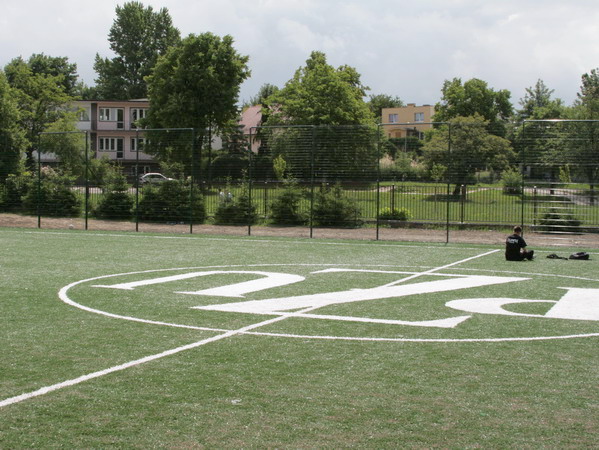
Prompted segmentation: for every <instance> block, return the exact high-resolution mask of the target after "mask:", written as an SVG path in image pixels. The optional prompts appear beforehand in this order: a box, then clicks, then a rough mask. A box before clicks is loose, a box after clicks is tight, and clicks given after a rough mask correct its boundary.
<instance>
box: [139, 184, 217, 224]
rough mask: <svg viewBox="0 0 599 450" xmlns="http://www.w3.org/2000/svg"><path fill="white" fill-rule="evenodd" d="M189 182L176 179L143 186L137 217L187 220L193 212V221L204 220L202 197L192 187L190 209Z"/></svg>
mask: <svg viewBox="0 0 599 450" xmlns="http://www.w3.org/2000/svg"><path fill="white" fill-rule="evenodd" d="M190 189H191V184H189V183H185V182H182V181H178V180H171V181H165V182H163V183H160V184H158V185H148V186H145V187H144V188H143V193H142V194H143V195H142V198H141V200H140V201H139V205H138V214H139V219H140V220H144V221H153V222H189V220H190V213H191V212H193V222H194V223H203V222H204V221H205V220H206V208H205V205H204V198H203V197H202V195H201V194H200V193H199V192H198V189H194V195H193V199H192V201H191V211H190Z"/></svg>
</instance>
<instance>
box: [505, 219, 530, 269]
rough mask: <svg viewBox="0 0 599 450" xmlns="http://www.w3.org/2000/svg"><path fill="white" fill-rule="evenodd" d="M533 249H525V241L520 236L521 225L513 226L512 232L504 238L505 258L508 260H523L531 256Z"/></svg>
mask: <svg viewBox="0 0 599 450" xmlns="http://www.w3.org/2000/svg"><path fill="white" fill-rule="evenodd" d="M533 255H534V250H526V241H525V240H524V239H523V238H522V227H519V226H515V227H514V234H511V235H509V236H508V237H507V239H506V240H505V259H506V260H508V261H523V260H524V259H528V260H529V261H530V260H531V259H532V258H533Z"/></svg>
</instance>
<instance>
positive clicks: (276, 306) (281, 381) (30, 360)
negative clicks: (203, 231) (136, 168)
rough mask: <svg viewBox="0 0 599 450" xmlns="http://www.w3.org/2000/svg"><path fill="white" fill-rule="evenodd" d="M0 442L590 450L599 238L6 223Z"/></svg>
mask: <svg viewBox="0 0 599 450" xmlns="http://www.w3.org/2000/svg"><path fill="white" fill-rule="evenodd" d="M0 244H1V248H2V250H3V252H2V253H3V256H2V259H1V260H0V270H1V273H2V276H1V277H0V300H1V301H0V313H1V315H2V333H0V343H1V348H2V358H1V359H0V380H1V384H0V448H24V447H35V448H54V447H66V448H105V447H111V446H113V447H125V448H130V447H131V448H155V447H168V448H204V447H208V448H241V447H243V448H253V447H259V448H289V447H291V448H315V447H318V448H322V447H328V448H342V447H361V448H392V447H417V448H431V447H442V448H464V447H481V448H507V447H512V448H540V447H546V448H594V447H596V445H597V442H599V431H598V430H599V390H598V386H599V351H598V344H599V270H598V269H599V253H591V260H590V261H571V260H561V259H547V258H546V256H547V255H548V254H550V253H554V252H557V253H559V254H561V255H564V256H568V255H569V253H571V252H574V251H577V250H580V249H563V248H562V249H560V250H559V251H556V250H555V249H551V248H547V249H542V248H541V249H538V248H535V253H536V255H537V258H536V259H535V260H534V261H531V262H528V261H525V262H507V261H505V260H504V257H503V251H502V249H498V248H493V247H490V246H484V245H468V246H460V245H456V244H451V245H443V244H405V243H389V242H379V241H377V242H355V241H354V242H350V241H332V240H319V241H314V240H308V239H283V238H271V239H266V238H251V237H245V238H241V237H217V236H201V235H192V236H190V235H187V236H183V235H181V236H178V235H170V236H165V235H150V234H133V233H130V234H128V233H119V234H109V233H100V232H79V231H76V230H73V231H68V230H67V231H62V232H58V231H40V230H24V229H7V228H2V229H0Z"/></svg>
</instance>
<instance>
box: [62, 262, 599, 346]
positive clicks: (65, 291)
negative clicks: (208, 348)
mask: <svg viewBox="0 0 599 450" xmlns="http://www.w3.org/2000/svg"><path fill="white" fill-rule="evenodd" d="M282 267H301V268H304V269H306V268H315V267H320V268H341V269H332V270H344V269H343V268H346V267H347V268H351V267H353V266H352V265H349V264H347V265H344V264H335V265H331V264H260V265H252V266H250V267H248V266H245V265H222V266H205V267H184V268H168V269H152V270H145V271H135V272H126V273H118V274H110V275H102V276H98V277H93V278H87V279H84V280H79V281H76V282H74V283H71V284H69V285H67V286H64V287H63V288H62V289H60V291H59V298H60V299H61V300H62V301H63V302H64V303H66V304H68V305H70V306H73V307H76V308H79V309H82V310H84V311H87V312H91V313H94V314H100V315H103V316H106V317H111V318H115V319H120V320H127V321H134V322H141V323H146V324H151V325H158V326H168V327H176V328H185V329H194V330H201V331H210V332H217V333H218V332H230V331H233V330H234V329H231V328H228V327H212V326H194V325H189V324H182V323H175V322H168V321H157V320H150V319H146V318H143V317H136V316H135V315H126V314H116V313H113V312H110V311H106V310H103V309H98V308H92V307H90V306H86V305H84V304H82V303H80V302H77V301H75V300H74V299H73V298H71V297H72V295H71V292H72V290H73V289H74V288H75V287H78V286H82V285H85V284H87V283H94V284H93V286H95V287H99V285H98V284H96V283H104V282H106V281H107V280H110V279H114V278H118V277H132V276H135V275H140V276H146V275H147V274H156V275H159V277H158V278H159V279H162V278H165V279H166V278H168V277H169V276H168V273H169V272H188V271H197V270H202V271H213V272H218V271H223V272H225V271H240V269H250V270H254V271H255V270H256V268H271V269H272V268H282ZM369 267H377V268H378V269H371V270H372V271H376V270H379V271H382V272H386V271H391V270H392V269H393V270H395V271H397V273H413V274H415V275H418V274H419V271H418V270H420V271H422V270H424V268H422V267H418V268H416V267H414V266H397V265H393V266H389V265H379V266H369ZM400 268H404V271H401V272H399V271H398V269H400ZM406 268H407V269H410V271H409V272H407V271H406V270H407V269H406ZM415 269H418V270H415ZM350 270H358V269H350ZM435 275H436V276H441V275H443V276H456V277H457V276H458V275H457V274H452V275H447V274H442V273H435ZM519 275H526V274H522V273H519ZM537 276H544V275H542V274H541V275H539V274H537ZM546 276H552V277H555V275H546ZM559 277H560V278H574V279H575V278H576V277H568V276H559ZM592 281H595V280H592ZM122 284H127V283H122ZM100 287H110V286H106V285H100ZM357 290H362V289H360V288H358V289H357ZM173 291H176V289H173ZM246 301H251V300H246ZM289 317H298V315H297V314H293V313H291V314H289ZM299 317H302V315H301V314H300V315H299ZM307 317H310V316H307ZM320 318H326V317H320ZM329 320H335V318H334V316H331V318H330V319H329ZM242 334H249V335H257V336H269V337H282V338H294V339H314V340H342V341H371V342H439V343H447V342H456V343H459V342H515V341H535V340H552V339H570V338H582V337H594V336H599V333H581V334H565V335H548V336H523V337H480V338H414V337H403V336H401V337H382V336H335V335H322V334H303V333H281V332H261V331H258V330H257V329H252V330H250V331H244V332H242Z"/></svg>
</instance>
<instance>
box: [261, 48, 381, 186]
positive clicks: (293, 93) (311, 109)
mask: <svg viewBox="0 0 599 450" xmlns="http://www.w3.org/2000/svg"><path fill="white" fill-rule="evenodd" d="M367 89H368V88H367V87H365V86H364V85H362V83H361V81H360V74H359V73H358V72H357V71H356V70H355V69H354V68H352V67H349V66H341V67H339V68H337V69H335V68H334V67H332V66H331V65H329V64H328V63H327V60H326V56H325V55H324V53H321V52H312V54H311V55H310V58H308V60H307V61H306V65H305V67H302V68H300V69H298V70H297V71H296V72H295V74H294V76H293V78H292V79H291V80H289V81H288V82H287V83H286V84H285V86H284V87H283V89H281V90H280V91H278V92H277V93H275V94H274V95H272V96H271V97H269V104H270V109H271V113H270V117H269V118H268V121H267V122H266V125H269V126H280V127H281V128H280V131H277V132H273V133H272V134H271V136H270V137H269V146H270V149H271V152H272V156H273V158H274V157H276V156H278V155H282V156H283V158H284V159H285V160H286V161H288V162H289V163H290V173H291V175H292V176H293V177H296V178H306V177H309V176H310V174H311V171H312V168H318V174H317V176H318V177H319V178H322V179H327V180H330V179H338V178H352V179H354V180H355V179H357V178H359V177H362V176H364V175H369V176H372V173H373V172H372V171H373V170H374V168H375V167H376V161H377V148H376V145H375V142H376V129H375V126H374V125H375V120H374V116H373V114H372V113H371V111H370V109H369V108H368V105H367V104H366V103H365V102H364V96H365V92H366V90H367ZM301 125H304V126H306V128H305V129H301V130H300V129H297V128H295V129H293V128H286V127H288V126H296V127H297V126H301ZM312 126H316V127H318V129H317V130H315V131H311V127H312ZM312 140H313V141H314V142H315V145H314V147H312V148H310V147H307V143H310V142H311V141H312ZM298 149H299V150H298ZM302 149H303V151H302ZM308 149H310V152H308V151H307V150H308ZM311 154H312V156H311Z"/></svg>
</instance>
